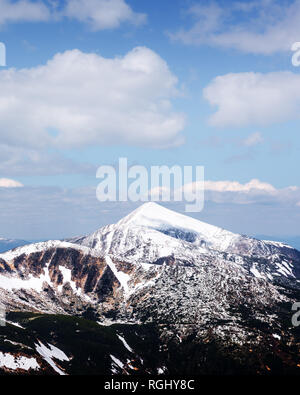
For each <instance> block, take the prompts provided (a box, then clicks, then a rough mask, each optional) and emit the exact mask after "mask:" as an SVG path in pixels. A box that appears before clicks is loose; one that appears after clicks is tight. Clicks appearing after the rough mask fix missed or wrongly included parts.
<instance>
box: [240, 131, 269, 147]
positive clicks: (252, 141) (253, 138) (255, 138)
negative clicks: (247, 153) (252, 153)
mask: <svg viewBox="0 0 300 395" xmlns="http://www.w3.org/2000/svg"><path fill="white" fill-rule="evenodd" d="M263 141H264V139H263V137H262V135H261V133H260V132H255V133H252V134H250V136H248V137H247V138H246V139H245V140H243V141H242V145H245V146H246V147H253V146H255V145H258V144H261V143H262V142H263Z"/></svg>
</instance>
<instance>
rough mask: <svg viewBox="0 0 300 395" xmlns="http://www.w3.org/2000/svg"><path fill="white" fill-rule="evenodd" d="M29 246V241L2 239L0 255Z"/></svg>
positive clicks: (0, 241) (0, 239) (0, 240)
mask: <svg viewBox="0 0 300 395" xmlns="http://www.w3.org/2000/svg"><path fill="white" fill-rule="evenodd" d="M26 244H29V242H28V241H25V240H18V239H3V238H0V253H1V252H5V251H9V250H12V249H13V248H16V247H20V246H24V245H26Z"/></svg>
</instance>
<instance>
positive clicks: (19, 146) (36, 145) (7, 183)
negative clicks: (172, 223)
mask: <svg viewBox="0 0 300 395" xmlns="http://www.w3.org/2000/svg"><path fill="white" fill-rule="evenodd" d="M299 18H300V1H297V0H293V1H292V0H291V1H275V0H263V1H256V0H250V1H241V0H240V1H221V0H220V1H217V0H215V1H206V0H203V1H192V0H164V1H163V2H159V1H156V0H153V1H147V0H126V1H125V0H85V1H83V0H66V1H60V2H56V1H46V0H45V1H42V0H36V1H33V0H25V1H23V2H20V1H18V0H16V1H12V0H0V42H3V43H4V44H5V45H6V49H7V65H6V67H0V87H1V89H0V136H1V140H0V150H1V151H0V152H1V158H0V201H1V202H2V203H1V207H2V212H1V219H0V236H2V237H21V238H24V239H26V238H27V239H29V238H30V239H33V238H35V239H43V238H55V237H65V236H69V235H70V236H71V235H73V234H80V233H86V232H89V231H92V230H94V229H95V228H97V227H100V226H101V225H103V224H104V223H109V222H113V221H112V220H111V219H115V218H118V215H119V217H121V216H122V215H124V214H126V213H127V212H128V210H130V209H131V208H132V207H131V205H129V204H127V205H124V206H122V205H121V204H120V205H119V206H118V207H116V205H112V206H111V207H110V208H109V207H107V205H106V206H105V207H103V206H101V204H100V203H99V202H98V201H97V200H96V196H95V193H94V189H95V187H96V186H97V182H98V180H97V179H96V177H95V174H96V169H97V167H98V166H100V165H106V164H116V163H117V161H118V158H119V157H127V158H128V161H129V162H130V163H132V164H140V165H144V166H146V167H150V166H151V165H168V166H172V165H174V164H178V165H180V166H184V165H193V166H196V165H203V166H205V177H206V180H207V181H208V183H207V186H208V191H207V194H206V199H207V202H206V206H205V208H204V211H203V212H202V213H199V214H197V218H200V219H203V220H205V221H207V222H211V223H213V224H216V225H219V226H223V227H226V228H228V229H230V230H233V231H238V232H241V233H249V234H270V235H271V236H272V235H274V236H280V235H283V236H288V235H299V234H300V230H299V226H298V223H299V219H300V179H299V172H298V168H299V149H300V134H299V119H300V118H299V114H300V111H299V107H300V68H297V67H295V66H293V64H292V61H291V60H292V56H293V52H292V51H291V45H292V44H293V43H294V42H297V41H300V27H299V23H298V21H299ZM253 179H255V180H258V181H257V182H255V183H251V180H253ZM21 184H22V185H23V187H16V186H17V185H21ZM25 196H26V199H27V201H26V204H25V202H24V198H25ZM45 196H47V198H46V197H45ZM66 205H67V206H66ZM174 208H175V207H174ZM177 209H179V210H180V209H181V208H180V207H179V206H178V208H177ZM62 212H64V213H65V214H64V221H63V223H61V222H60V221H61V218H62ZM103 212H105V213H106V214H105V215H103ZM8 213H9V215H8ZM47 213H51V221H50V220H45V218H46V219H47ZM117 213H118V215H117ZM216 213H217V215H216ZM263 213H265V220H264V221H263V220H262V218H263V217H264V214H263ZM49 215H50V214H49ZM74 215H77V216H79V217H80V218H81V219H80V220H78V221H77V222H76V226H75V223H74V218H73V217H74ZM41 218H43V220H42V219H41ZM239 218H240V221H239V220H238V219H239ZM57 223H60V226H59V231H58V230H57V226H56V224H57ZM15 224H16V225H15Z"/></svg>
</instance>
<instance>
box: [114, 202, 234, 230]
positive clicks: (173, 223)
mask: <svg viewBox="0 0 300 395" xmlns="http://www.w3.org/2000/svg"><path fill="white" fill-rule="evenodd" d="M116 225H122V226H123V225H133V226H145V227H147V228H154V229H157V228H162V229H164V228H167V227H173V228H180V229H186V230H190V231H194V232H196V233H203V234H206V235H214V234H216V233H219V232H221V231H223V229H221V228H218V227H217V226H213V225H209V224H207V223H205V222H201V221H199V220H197V219H194V218H192V217H189V216H187V215H183V214H180V213H177V212H175V211H173V210H170V209H167V208H165V207H163V206H161V205H159V204H157V203H154V202H148V203H145V204H143V205H142V206H140V207H138V208H137V209H136V210H134V211H133V212H132V213H130V214H129V215H127V216H126V217H124V218H123V219H121V220H120V221H119V222H118V223H117V224H116ZM227 233H231V232H227ZM231 234H232V235H233V233H231Z"/></svg>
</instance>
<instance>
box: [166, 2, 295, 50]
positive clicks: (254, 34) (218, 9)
mask: <svg viewBox="0 0 300 395" xmlns="http://www.w3.org/2000/svg"><path fill="white" fill-rule="evenodd" d="M224 4H226V5H223V6H220V5H218V3H216V2H212V3H211V5H210V6H207V5H200V4H197V5H195V6H192V7H190V8H189V9H188V11H187V14H188V15H191V17H192V18H193V19H194V20H195V21H194V23H193V24H192V26H191V27H189V28H186V29H184V28H181V29H180V30H179V31H178V32H176V33H174V34H170V36H171V37H172V38H173V39H175V40H180V41H182V42H183V43H185V44H195V45H203V44H208V45H213V46H220V47H225V48H234V49H237V50H240V51H243V52H248V53H255V54H265V55H269V54H272V53H276V52H278V51H290V48H291V45H292V44H293V43H294V42H295V41H299V36H300V25H299V19H300V0H295V1H292V2H282V1H276V0H260V1H257V0H252V1H249V2H247V3H243V2H241V1H236V2H232V3H230V2H225V3H224Z"/></svg>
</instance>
